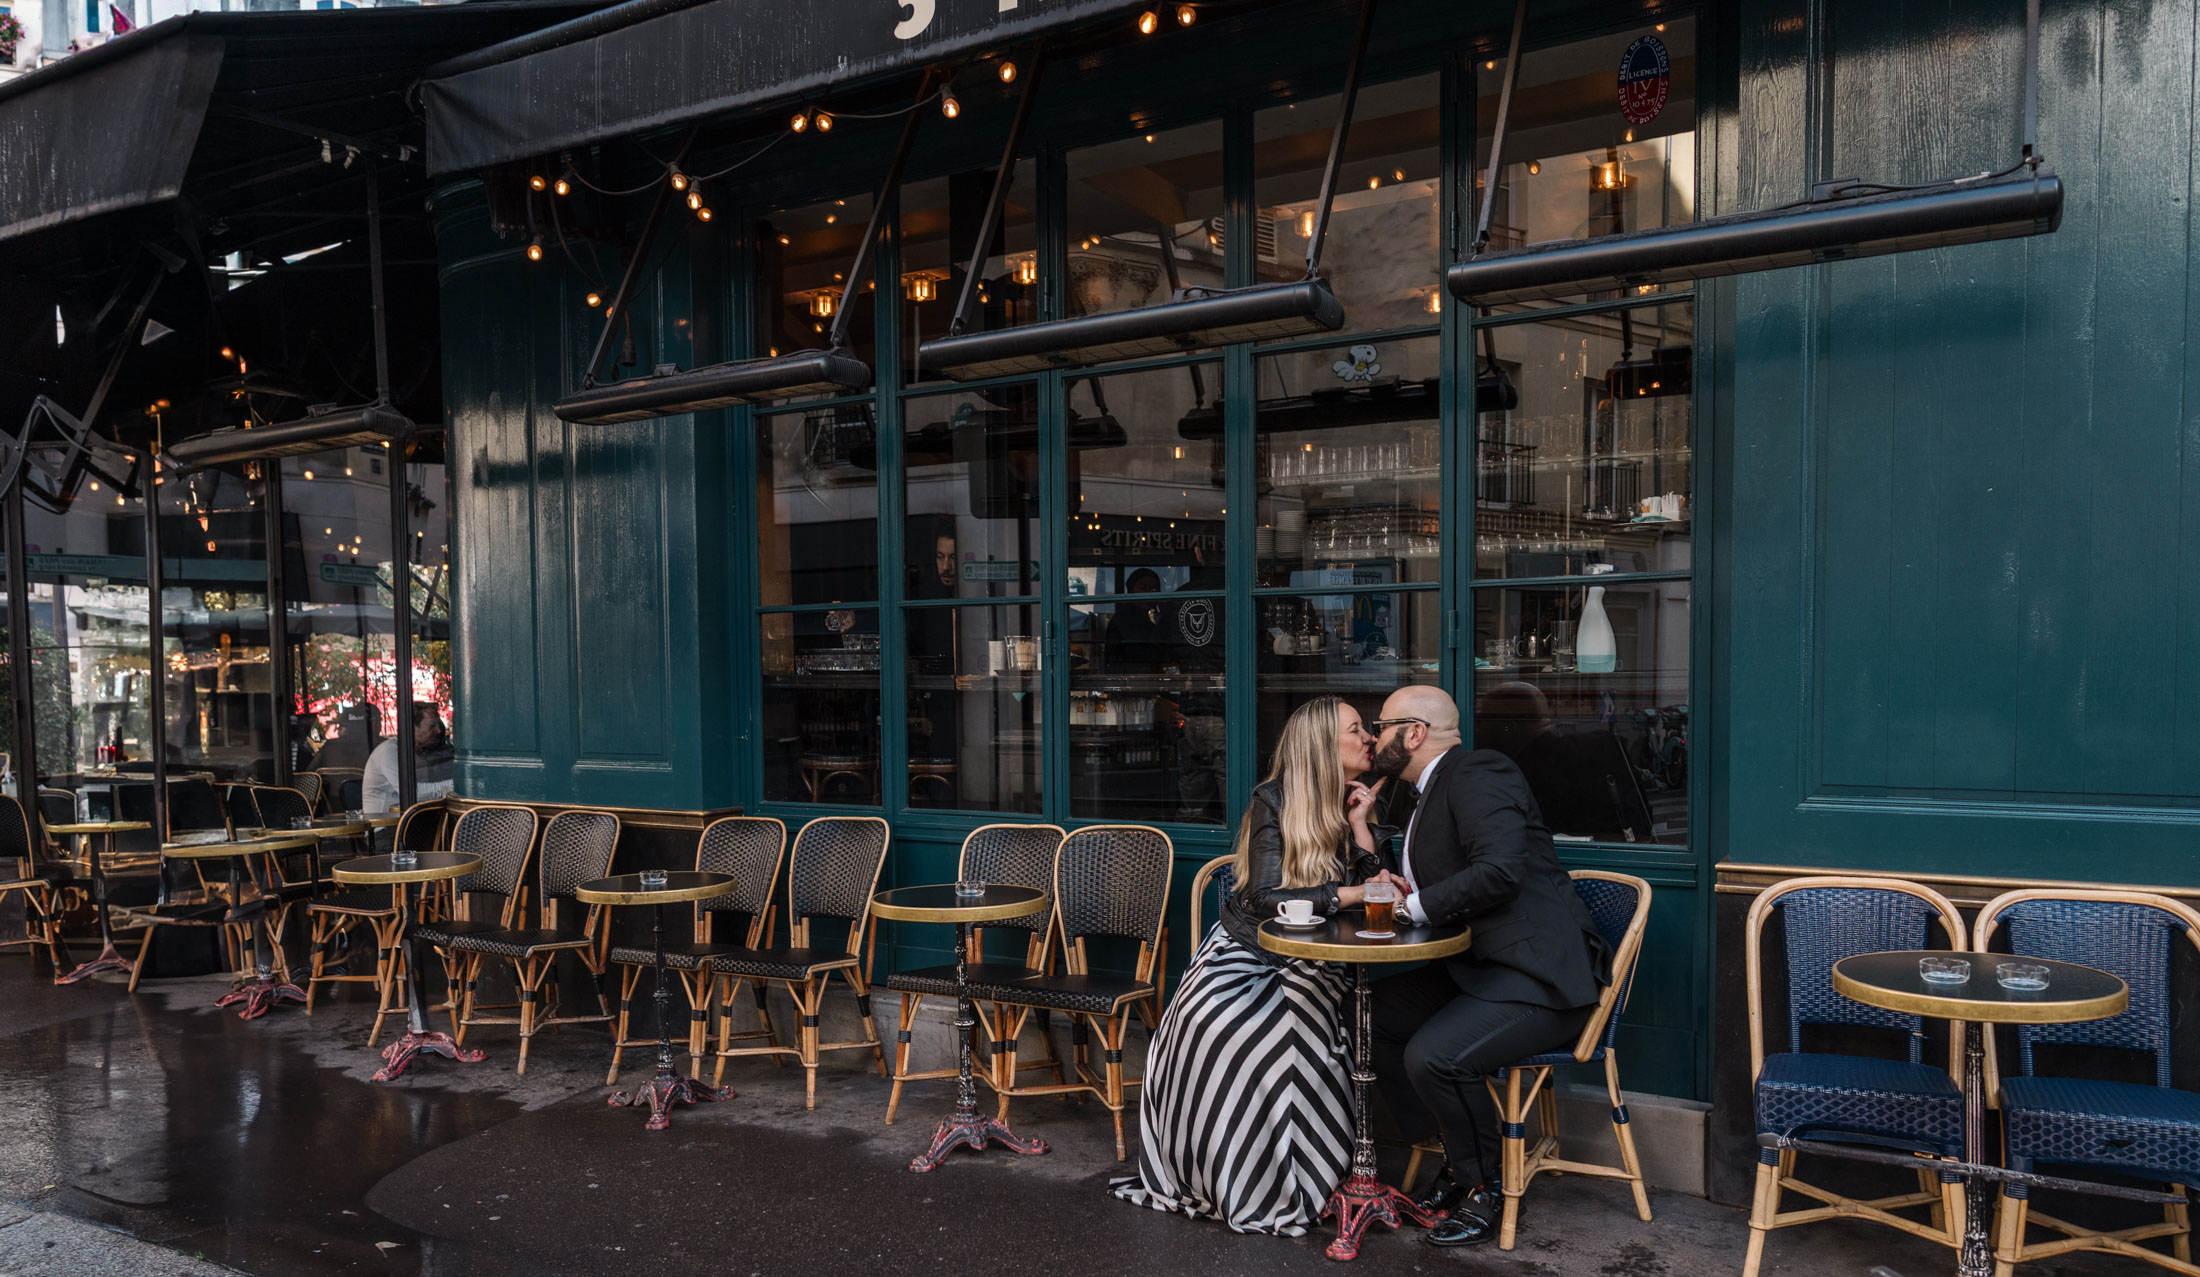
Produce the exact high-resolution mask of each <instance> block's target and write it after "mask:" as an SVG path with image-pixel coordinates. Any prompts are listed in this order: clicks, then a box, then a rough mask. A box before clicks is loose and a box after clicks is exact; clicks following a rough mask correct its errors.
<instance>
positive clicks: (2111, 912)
mask: <svg viewBox="0 0 2200 1277" xmlns="http://www.w3.org/2000/svg"><path fill="white" fill-rule="evenodd" d="M1997 930H2001V931H2006V932H2007V933H2008V940H2009V952H2010V953H2011V954H2012V955H2019V956H2023V957H2028V958H2047V959H2050V960H2053V961H2056V962H2075V963H2077V964H2078V965H2080V966H2087V967H2093V968H2095V969H2096V970H2100V971H2106V972H2108V973H2110V974H2111V975H2115V976H2118V977H2120V978H2121V979H2122V980H2123V982H2124V983H2125V984H2127V985H2129V986H2130V987H2131V1005H2130V1006H2129V1007H2127V1008H2126V1009H2125V1010H2124V1011H2123V1012H2122V1013H2121V1014H2118V1015H2113V1016H2110V1017H2109V1018H2108V1019H2106V1020H2088V1021H2085V1022H2083V1023H2079V1024H2023V1025H2019V1026H2017V1068H2018V1070H2019V1071H2020V1072H2022V1073H2023V1074H2024V1075H2025V1076H2026V1077H2030V1076H2032V1073H2033V1066H2034V1060H2033V1048H2034V1047H2035V1046H2037V1045H2039V1044H2040V1043H2043V1042H2045V1043H2057V1044H2062V1043H2067V1044H2071V1045H2077V1046H2104V1047H2114V1048H2117V1049H2119V1050H2125V1051H2139V1052H2143V1053H2145V1054H2146V1055H2148V1056H2150V1057H2152V1059H2153V1062H2154V1084H2155V1085H2156V1086H2168V1085H2170V1012H2171V1006H2172V1001H2173V999H2172V997H2171V994H2172V988H2171V983H2170V962H2171V959H2172V954H2173V950H2174V947H2175V945H2176V942H2177V939H2178V937H2179V936H2180V935H2182V936H2183V937H2184V939H2185V940H2186V941H2188V942H2189V943H2191V944H2192V945H2193V946H2194V947H2195V948H2200V913H2196V912H2194V910H2193V909H2192V908H2191V906H2189V905H2185V904H2182V903H2180V902H2178V901H2175V900H2172V899H2170V898H2169V897H2167V896H2157V895H2151V894H2149V893H2146V892H2140V891H2115V890H2102V891H2093V890H2082V889H2075V888H2073V889H2068V890H2056V889H2053V888H2036V889H2032V890H2027V891H2012V892H2009V893H2008V894H2006V895H2003V896H1998V897H1996V898H1994V899H1993V900H1990V901H1988V902H1987V903H1986V906H1985V907H1984V908H1983V909H1980V910H1979V912H1978V921H1977V923H1976V924H1975V931H1976V934H1977V940H1976V942H1975V943H1974V944H1973V946H1972V947H1973V948H1975V949H1976V950H1978V951H1979V952H1980V953H1985V952H1988V951H1989V950H1988V949H1987V946H1988V944H1989V943H1991V942H1992V940H1993V938H1994V933H1995V931H1997ZM1996 1089H1997V1090H1998V1085H1997V1087H1996Z"/></svg>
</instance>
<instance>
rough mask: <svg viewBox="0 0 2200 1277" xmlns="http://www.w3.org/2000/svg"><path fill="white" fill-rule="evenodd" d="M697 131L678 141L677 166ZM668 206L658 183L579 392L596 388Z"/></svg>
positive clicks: (667, 190)
mask: <svg viewBox="0 0 2200 1277" xmlns="http://www.w3.org/2000/svg"><path fill="white" fill-rule="evenodd" d="M697 131H698V130H697V129H696V128H690V129H688V131H687V136H686V137H684V138H681V139H680V150H679V152H678V153H677V154H675V155H674V156H673V157H672V162H673V163H674V164H675V165H677V164H679V163H680V162H681V161H683V160H685V159H687V156H688V148H689V147H691V146H694V145H695V134H696V132H697ZM671 205H672V183H671V181H670V180H667V181H665V182H662V183H660V184H659V185H658V187H657V199H656V202H655V203H653V204H651V205H650V206H649V220H648V221H646V222H644V223H642V235H641V238H640V239H638V240H636V241H635V243H634V255H633V256H632V257H630V258H628V259H627V263H626V273H625V274H624V275H622V276H620V277H619V291H618V292H616V293H614V294H612V296H611V305H610V306H609V307H607V308H605V310H604V313H603V331H602V332H600V333H598V334H596V349H595V350H594V351H593V352H592V353H590V355H589V356H588V367H587V368H586V369H584V370H583V371H582V373H581V389H583V390H586V389H588V388H589V387H590V386H593V385H595V384H596V370H597V369H598V368H600V367H602V366H603V357H604V354H605V352H607V351H609V350H610V349H611V330H612V327H613V326H614V325H616V324H617V323H618V322H619V319H620V317H621V316H623V315H625V314H626V302H627V298H628V297H630V296H632V295H633V292H634V281H635V279H636V278H637V277H638V276H640V275H641V273H642V263H643V262H644V261H646V260H648V258H649V250H650V246H651V245H653V244H655V243H656V242H657V227H658V226H659V225H660V224H662V223H663V222H664V220H665V210H666V209H667V208H669V207H671Z"/></svg>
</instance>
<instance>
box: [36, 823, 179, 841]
mask: <svg viewBox="0 0 2200 1277" xmlns="http://www.w3.org/2000/svg"><path fill="white" fill-rule="evenodd" d="M152 827H153V822H152V821H149V820H93V821H71V822H69V823H68V824H66V825H48V826H46V829H47V830H48V831H49V832H51V833H57V834H69V835H71V836H73V837H79V838H81V837H83V836H85V835H87V834H134V833H136V832H137V831H138V830H140V829H151V828H152Z"/></svg>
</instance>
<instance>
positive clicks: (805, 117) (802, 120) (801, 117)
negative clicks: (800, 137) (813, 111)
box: [787, 111, 810, 133]
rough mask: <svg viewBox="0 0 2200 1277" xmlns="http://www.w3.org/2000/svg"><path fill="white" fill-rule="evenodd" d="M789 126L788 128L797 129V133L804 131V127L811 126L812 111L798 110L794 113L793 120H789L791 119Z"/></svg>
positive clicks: (788, 122)
mask: <svg viewBox="0 0 2200 1277" xmlns="http://www.w3.org/2000/svg"><path fill="white" fill-rule="evenodd" d="M787 127H788V128H790V129H792V130H794V131H795V132H797V133H800V132H802V131H803V130H804V129H807V128H809V127H810V113H809V112H808V111H797V112H795V113H794V118H793V119H791V120H789V121H787Z"/></svg>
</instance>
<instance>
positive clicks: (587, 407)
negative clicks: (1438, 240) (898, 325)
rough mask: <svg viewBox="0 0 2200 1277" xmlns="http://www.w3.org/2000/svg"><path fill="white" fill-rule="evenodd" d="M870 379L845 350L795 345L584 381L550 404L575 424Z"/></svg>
mask: <svg viewBox="0 0 2200 1277" xmlns="http://www.w3.org/2000/svg"><path fill="white" fill-rule="evenodd" d="M870 384H871V366H870V365H869V364H867V363H864V362H863V361H862V360H860V359H858V358H856V357H855V356H854V355H851V354H848V353H846V352H845V351H835V350H798V351H795V352H794V353H792V354H788V355H779V356H775V357H773V358H769V359H743V360H737V361H735V362H732V363H724V364H711V365H709V366H707V367H703V368H696V369H692V370H690V371H688V372H678V371H662V370H660V371H658V372H656V373H653V374H651V375H650V376H647V377H629V378H627V379H626V380H625V381H614V382H609V383H607V384H604V385H600V386H589V387H587V388H585V389H583V390H579V391H576V392H574V393H573V394H570V395H567V396H566V397H565V398H563V399H560V400H558V401H557V403H555V404H553V405H551V411H552V412H555V413H557V414H558V416H560V417H562V418H564V419H565V420H567V421H570V422H572V423H574V424H575V425H587V426H608V425H611V424H613V423H615V422H621V421H646V420H649V419H650V418H653V417H675V416H679V415H681V414H684V413H690V412H706V411H708V410H710V409H712V408H730V407H732V406H734V405H735V404H763V403H775V402H779V401H782V400H786V399H792V398H795V397H797V396H801V395H820V394H828V395H838V394H851V393H854V392H855V391H859V390H863V389H865V388H867V387H869V386H870Z"/></svg>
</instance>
